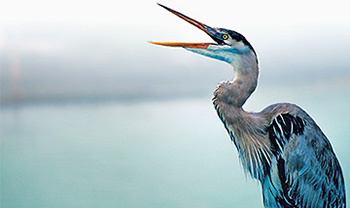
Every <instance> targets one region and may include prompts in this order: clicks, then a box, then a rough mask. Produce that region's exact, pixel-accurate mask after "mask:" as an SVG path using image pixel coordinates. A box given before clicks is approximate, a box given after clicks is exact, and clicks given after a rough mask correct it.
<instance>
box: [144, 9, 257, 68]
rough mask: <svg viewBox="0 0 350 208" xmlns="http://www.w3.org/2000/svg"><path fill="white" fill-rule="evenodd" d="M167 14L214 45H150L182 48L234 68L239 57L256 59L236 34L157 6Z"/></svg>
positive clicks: (159, 43)
mask: <svg viewBox="0 0 350 208" xmlns="http://www.w3.org/2000/svg"><path fill="white" fill-rule="evenodd" d="M158 5H159V6H161V7H163V8H165V9H166V10H168V11H169V12H171V13H173V14H175V15H176V16H178V17H180V18H181V19H183V20H185V21H187V22H189V23H190V24H192V25H194V26H196V27H197V28H199V29H200V30H202V31H204V32H205V33H206V34H208V35H209V36H210V37H211V38H212V39H213V40H214V41H215V42H216V43H183V42H152V41H150V43H153V44H157V45H163V46H171V47H183V48H185V49H187V50H189V51H192V52H195V53H198V54H201V55H204V56H207V57H211V58H214V59H218V60H221V61H225V62H227V63H229V64H231V65H233V66H234V67H235V64H236V63H235V62H236V61H237V59H239V58H238V57H239V56H240V55H249V56H254V57H255V58H256V54H255V51H254V49H253V47H252V46H251V44H250V43H249V42H248V41H247V39H246V38H245V37H244V36H243V35H241V34H240V33H238V32H235V31H233V30H227V29H223V28H214V27H210V26H208V25H205V24H203V23H201V22H198V21H196V20H194V19H192V18H189V17H187V16H185V15H183V14H181V13H179V12H177V11H175V10H173V9H170V8H168V7H166V6H163V5H161V4H158Z"/></svg>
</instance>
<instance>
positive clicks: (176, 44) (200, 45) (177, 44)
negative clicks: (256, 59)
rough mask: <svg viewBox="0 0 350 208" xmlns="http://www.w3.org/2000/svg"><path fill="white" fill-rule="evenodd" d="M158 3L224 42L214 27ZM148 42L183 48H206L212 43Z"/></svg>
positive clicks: (216, 39) (218, 40)
mask: <svg viewBox="0 0 350 208" xmlns="http://www.w3.org/2000/svg"><path fill="white" fill-rule="evenodd" d="M158 5H159V6H161V7H163V8H164V9H166V10H168V11H169V12H171V13H173V14H175V15H176V16H178V17H180V18H181V19H183V20H185V21H186V22H188V23H190V24H192V25H194V26H196V27H197V28H199V29H200V30H202V31H204V32H205V33H207V34H208V35H209V36H210V37H211V38H212V39H213V40H214V41H215V42H217V43H218V44H220V45H221V44H224V42H223V41H222V40H221V39H220V38H219V37H220V36H218V35H217V32H216V30H215V29H214V28H212V27H209V26H207V25H205V24H203V23H201V22H198V21H197V20H194V19H192V18H189V17H187V16H186V15H183V14H181V13H180V12H177V11H175V10H173V9H170V8H168V7H166V6H164V5H161V4H159V3H158ZM149 42H150V43H153V44H156V45H163V46H171V47H184V48H203V49H205V48H208V46H209V45H213V43H182V42H152V41H149Z"/></svg>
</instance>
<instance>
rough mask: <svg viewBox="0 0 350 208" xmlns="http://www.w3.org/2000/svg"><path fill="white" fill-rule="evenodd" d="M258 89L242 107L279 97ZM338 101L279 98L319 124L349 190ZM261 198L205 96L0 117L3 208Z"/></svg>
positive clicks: (337, 97) (332, 97)
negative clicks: (244, 171)
mask: <svg viewBox="0 0 350 208" xmlns="http://www.w3.org/2000/svg"><path fill="white" fill-rule="evenodd" d="M266 92H267V91H264V90H262V91H261V92H260V95H259V94H258V95H256V96H253V97H252V98H251V100H250V101H249V102H248V103H247V106H246V108H247V109H248V110H255V111H257V110H261V109H262V108H263V107H264V106H266V105H267V104H271V103H273V102H276V97H277V96H278V95H277V92H278V90H276V91H274V90H272V91H269V93H266ZM291 94H293V93H291ZM341 94H342V93H339V94H337V93H329V94H328V95H327V98H328V99H324V92H322V91H320V93H317V91H316V93H315V92H314V94H313V96H312V97H310V96H309V94H305V93H304V94H303V93H301V94H300V93H296V92H295V93H294V97H291V98H290V97H288V99H291V100H288V99H287V97H283V96H282V97H279V99H281V100H285V101H293V100H294V101H296V102H297V103H298V104H300V105H302V106H303V107H304V108H305V109H306V110H307V111H308V112H309V113H310V114H311V116H312V117H313V118H314V119H315V120H316V121H317V123H318V124H319V125H320V126H321V128H322V129H323V131H324V132H325V133H326V135H327V136H328V137H329V139H330V140H331V143H332V145H333V148H334V149H335V152H336V154H337V156H338V158H339V160H340V163H341V165H342V168H343V171H344V174H345V180H346V186H347V189H348V190H350V189H349V184H350V181H349V178H350V175H349V174H350V162H349V160H348V159H349V157H350V152H349V151H348V140H347V139H348V138H349V136H350V135H349V132H348V129H349V124H348V119H349V112H347V111H345V110H346V109H347V107H348V104H349V98H347V97H344V96H341ZM266 95H267V96H266ZM325 108H326V109H327V110H324V109H325ZM310 109H311V110H310ZM260 192H261V191H260V187H259V185H258V183H257V182H255V181H253V180H251V179H250V178H249V177H246V176H245V174H244V173H243V170H242V168H241V166H240V164H239V161H238V156H237V151H236V149H235V147H234V146H233V145H232V143H231V142H230V140H229V137H228V136H227V134H226V132H225V129H224V128H223V125H222V124H221V122H220V121H219V119H218V117H217V115H216V112H215V110H214V109H213V107H212V104H211V101H210V97H208V98H205V99H180V100H170V101H157V102H150V101H148V102H134V103H118V102H116V103H114V102H110V103H100V104H96V103H95V104H35V105H34V104H33V105H22V106H17V107H3V108H2V110H1V207H2V208H10V207H11V208H12V207H28V208H32V207H33V208H34V207H242V208H243V207H262V199H261V193H260ZM348 198H349V197H348Z"/></svg>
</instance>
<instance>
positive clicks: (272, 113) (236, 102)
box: [149, 4, 346, 208]
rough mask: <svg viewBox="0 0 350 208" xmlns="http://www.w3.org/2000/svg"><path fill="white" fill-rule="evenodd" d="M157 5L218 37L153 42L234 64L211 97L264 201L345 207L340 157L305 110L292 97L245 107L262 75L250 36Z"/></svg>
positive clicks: (287, 206) (286, 207)
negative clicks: (201, 40)
mask: <svg viewBox="0 0 350 208" xmlns="http://www.w3.org/2000/svg"><path fill="white" fill-rule="evenodd" d="M158 5H159V6H161V7H163V8H164V9H166V10H167V11H169V12H171V13H173V14H175V15H176V16H178V17H180V18H181V19H183V20H185V21H187V22H188V23H190V24H192V25H194V26H195V27H197V28H198V29H200V30H202V31H204V32H205V33H206V34H207V35H209V36H210V37H211V38H212V39H213V40H214V41H215V43H185V42H153V41H149V42H150V43H152V44H156V45H161V46H170V47H182V48H184V49H186V50H188V51H191V52H194V53H197V54H200V55H204V56H206V57H210V58H214V59H217V60H220V61H224V62H227V63H228V64H230V65H231V66H232V67H233V70H234V76H233V79H231V80H229V81H222V82H220V83H219V84H218V86H217V88H216V89H215V91H214V94H213V98H212V102H213V105H214V108H215V110H216V111H217V114H218V116H219V118H220V120H221V121H222V123H223V125H224V127H225V129H226V131H227V132H228V135H229V136H230V139H231V140H232V142H233V143H234V145H235V147H236V149H237V151H238V155H239V159H240V161H241V163H242V166H243V169H244V171H245V172H246V173H248V175H250V176H251V177H252V178H254V179H256V180H257V181H258V182H259V184H260V185H261V188H262V201H263V205H264V207H269V208H275V207H276V208H277V207H283V208H299V207H300V208H301V207H302V208H309V207H310V208H315V207H331V208H339V207H341V208H343V207H346V199H345V185H344V178H343V173H342V169H341V166H340V163H339V161H338V159H337V157H336V155H335V153H334V151H333V149H332V146H331V143H330V142H329V140H328V139H327V137H326V136H325V134H324V133H323V132H322V130H321V129H320V127H319V126H318V125H317V124H316V122H315V121H314V120H313V119H312V118H311V117H310V116H309V114H308V113H307V112H306V111H304V110H303V109H302V108H301V107H299V106H297V105H296V104H291V103H277V104H273V105H270V106H268V107H266V108H265V109H263V110H262V111H260V112H247V111H245V110H244V109H243V105H244V104H245V102H246V101H247V99H248V98H249V97H250V95H251V94H252V93H253V92H254V91H255V89H256V87H257V83H258V75H259V63H258V57H257V53H256V51H255V50H254V48H253V46H252V45H251V44H250V43H249V42H248V41H247V39H246V38H245V37H244V36H243V35H242V34H240V33H238V32H236V31H233V30H229V29H224V28H217V27H210V26H208V25H205V24H203V23H201V22H199V21H197V20H194V19H192V18H190V17H188V16H186V15H184V14H182V13H180V12H177V11H175V10H173V9H171V8H169V7H166V6H164V5H162V4H158Z"/></svg>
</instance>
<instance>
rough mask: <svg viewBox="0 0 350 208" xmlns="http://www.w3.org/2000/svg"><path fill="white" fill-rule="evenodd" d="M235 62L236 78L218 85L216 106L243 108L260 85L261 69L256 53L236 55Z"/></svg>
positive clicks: (233, 64) (214, 99)
mask: <svg viewBox="0 0 350 208" xmlns="http://www.w3.org/2000/svg"><path fill="white" fill-rule="evenodd" d="M233 60H234V61H233V62H232V63H231V65H232V66H233V69H234V71H235V74H234V77H233V79H232V80H230V81H226V82H221V83H220V84H219V85H218V87H217V88H216V90H215V92H214V98H213V101H214V105H215V104H220V103H222V104H229V105H232V106H234V107H237V108H242V106H243V104H244V103H245V102H246V100H247V99H248V98H249V96H250V95H251V94H252V93H253V92H254V90H255V88H256V86H257V84H258V75H259V68H258V61H257V57H256V55H255V53H254V52H252V51H251V52H249V53H244V54H235V57H234V58H233Z"/></svg>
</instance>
